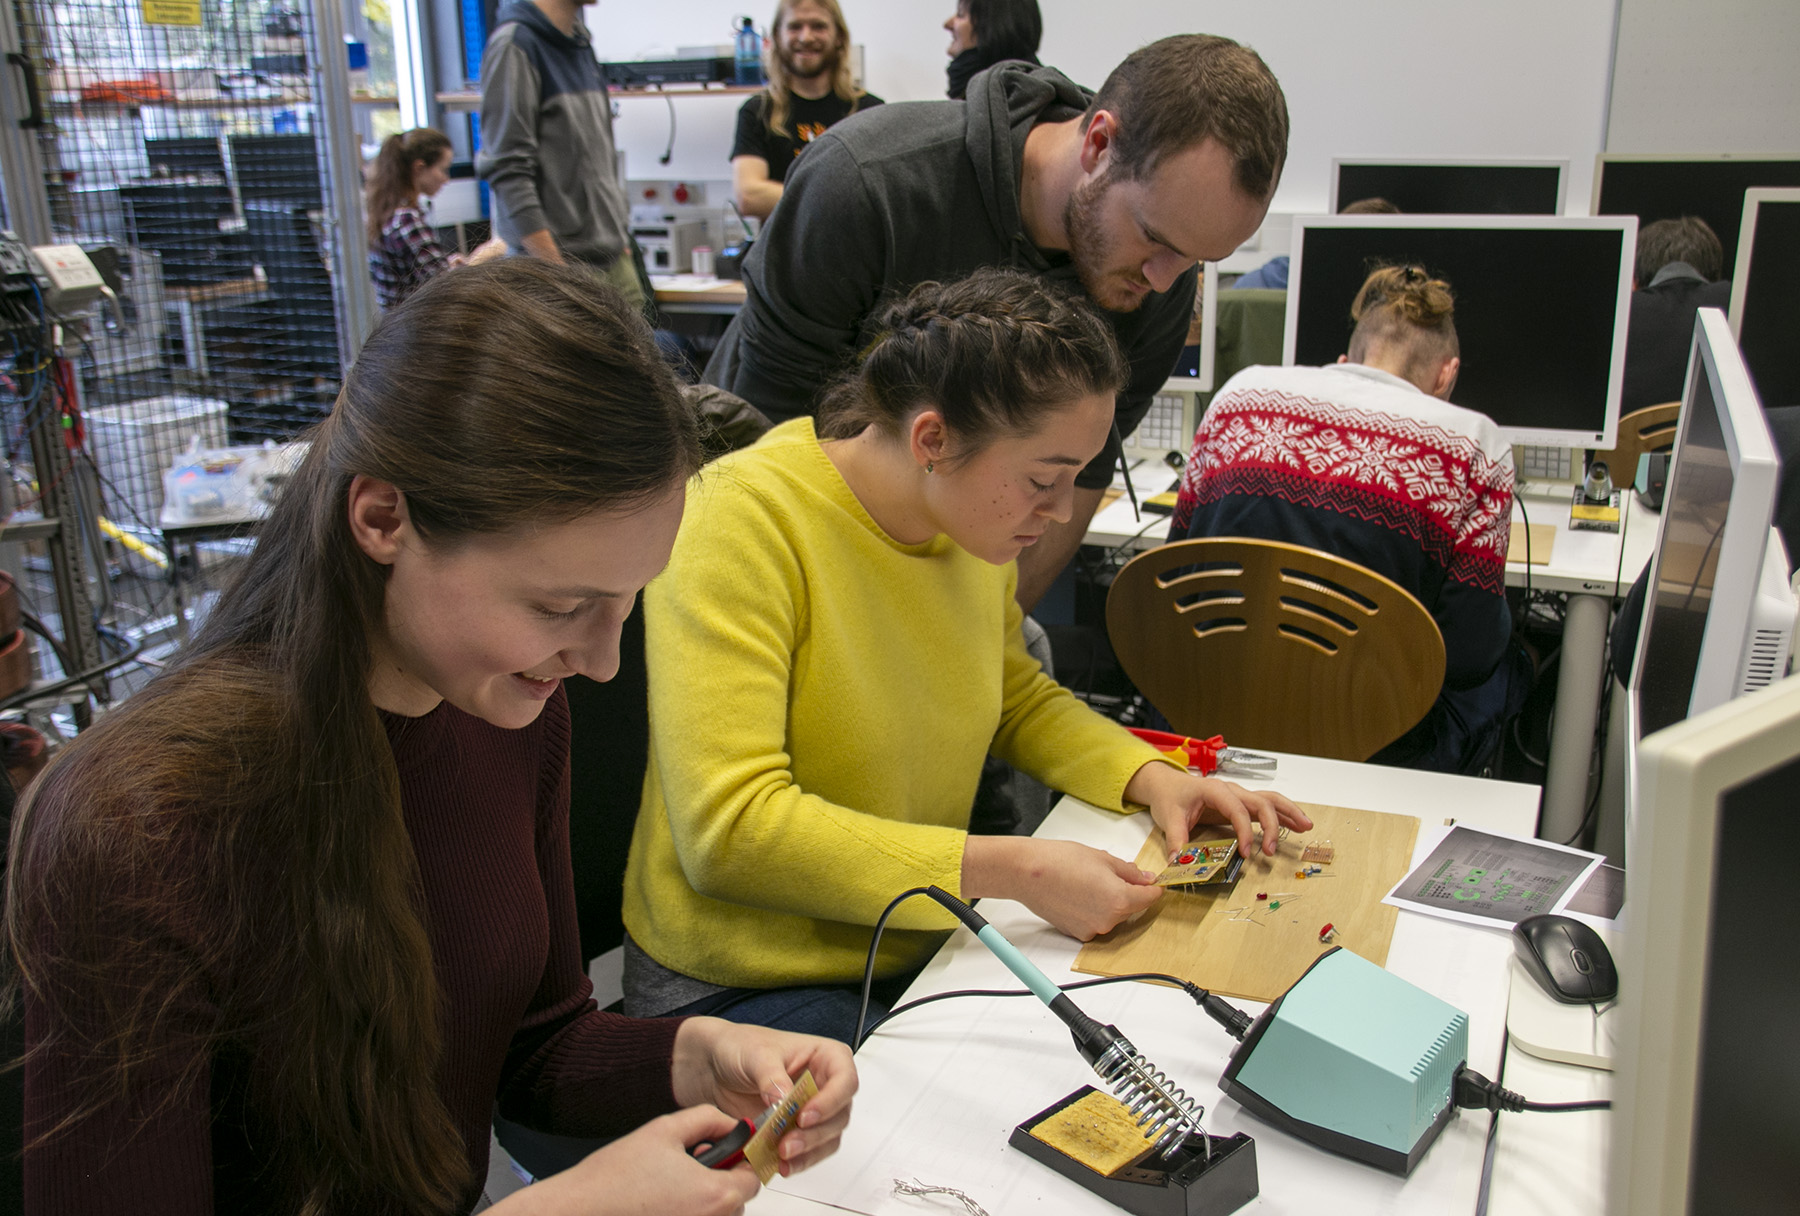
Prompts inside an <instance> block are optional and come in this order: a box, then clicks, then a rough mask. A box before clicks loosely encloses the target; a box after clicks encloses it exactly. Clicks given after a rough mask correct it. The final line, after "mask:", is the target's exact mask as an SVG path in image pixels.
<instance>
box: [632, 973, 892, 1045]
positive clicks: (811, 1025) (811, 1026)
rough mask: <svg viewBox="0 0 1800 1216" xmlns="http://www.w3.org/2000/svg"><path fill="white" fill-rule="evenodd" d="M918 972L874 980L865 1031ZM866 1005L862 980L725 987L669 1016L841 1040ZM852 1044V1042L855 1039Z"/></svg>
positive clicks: (844, 1040)
mask: <svg viewBox="0 0 1800 1216" xmlns="http://www.w3.org/2000/svg"><path fill="white" fill-rule="evenodd" d="M917 974H918V973H917V972H916V971H912V972H907V973H906V974H904V975H897V976H894V977H893V978H892V979H886V980H876V981H875V986H874V988H873V989H872V990H871V991H870V993H869V1013H868V1017H867V1018H865V1019H864V1024H863V1025H864V1033H865V1034H866V1033H867V1032H868V1027H869V1026H872V1025H874V1024H875V1023H876V1022H878V1021H880V1020H881V1018H882V1016H883V1015H884V1014H886V1013H887V1011H888V1009H889V1008H890V1007H891V1006H892V1005H893V1004H894V1002H895V1001H897V1000H899V999H900V994H901V993H902V992H905V991H906V987H907V985H908V984H911V983H912V982H913V979H914V978H915V977H916V976H917ZM861 1006H862V985H861V984H860V983H858V984H848V985H834V986H830V987H819V988H727V989H725V991H723V992H715V993H713V994H712V995H711V996H705V997H701V998H700V999H699V1000H697V1001H693V1002H691V1003H690V1004H686V1005H683V1006H681V1007H680V1008H679V1009H671V1010H669V1011H668V1012H667V1013H665V1014H663V1015H662V1016H663V1017H666V1018H680V1017H697V1016H706V1017H717V1018H724V1019H726V1020H727V1021H731V1022H742V1023H744V1024H746V1025H751V1026H768V1027H770V1028H771V1029H774V1030H791V1031H793V1032H795V1033H796V1034H816V1035H820V1036H822V1037H824V1038H827V1039H836V1040H838V1042H840V1043H849V1042H850V1038H851V1036H852V1035H854V1034H855V1033H856V1014H857V1010H858V1009H860V1008H861ZM852 1046H854V1044H852Z"/></svg>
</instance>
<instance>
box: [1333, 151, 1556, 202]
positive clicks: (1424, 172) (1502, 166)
mask: <svg viewBox="0 0 1800 1216" xmlns="http://www.w3.org/2000/svg"><path fill="white" fill-rule="evenodd" d="M1568 167H1569V162H1567V161H1562V160H1376V159H1373V158H1368V159H1355V160H1353V159H1349V158H1342V157H1340V158H1335V159H1333V160H1332V162H1331V211H1332V214H1334V215H1335V214H1337V213H1338V212H1340V211H1342V210H1343V209H1344V208H1345V207H1347V206H1349V205H1350V204H1351V203H1354V202H1356V201H1357V200H1358V199H1364V198H1385V199H1386V200H1387V201H1388V202H1390V203H1392V204H1394V206H1396V207H1398V208H1400V210H1401V211H1403V212H1405V213H1406V214H1407V215H1561V214H1562V209H1563V190H1564V182H1565V181H1566V180H1567V177H1568Z"/></svg>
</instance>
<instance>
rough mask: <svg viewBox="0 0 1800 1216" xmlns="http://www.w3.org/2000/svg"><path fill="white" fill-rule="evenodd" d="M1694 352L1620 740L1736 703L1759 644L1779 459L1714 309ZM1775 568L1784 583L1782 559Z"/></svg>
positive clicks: (1703, 317) (1699, 326) (1706, 311)
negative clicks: (1625, 726) (1624, 731)
mask: <svg viewBox="0 0 1800 1216" xmlns="http://www.w3.org/2000/svg"><path fill="white" fill-rule="evenodd" d="M1691 349H1692V352H1693V353H1692V354H1691V355H1690V356H1689V360H1688V382H1687V389H1686V391H1685V392H1684V393H1683V394H1682V402H1681V423H1680V427H1679V429H1678V430H1677V431H1676V435H1675V450H1674V457H1673V459H1672V461H1671V463H1670V467H1669V480H1668V485H1667V487H1666V488H1665V489H1664V491H1663V508H1662V520H1661V525H1660V527H1659V529H1658V531H1657V537H1656V548H1655V550H1654V551H1653V552H1652V553H1651V556H1650V570H1649V578H1648V583H1647V588H1648V589H1647V593H1646V595H1645V597H1644V620H1643V625H1642V627H1641V628H1640V629H1639V631H1638V646H1637V655H1636V657H1635V659H1634V660H1633V662H1632V666H1631V683H1630V687H1629V698H1628V713H1629V714H1631V715H1632V716H1633V717H1634V718H1635V721H1634V722H1632V723H1630V725H1629V726H1628V739H1635V738H1637V737H1639V736H1642V735H1648V734H1650V733H1652V732H1654V731H1659V730H1662V729H1663V728H1664V727H1666V726H1671V725H1673V724H1674V723H1676V722H1680V721H1682V720H1683V719H1684V718H1687V717H1689V716H1690V715H1692V714H1697V713H1703V712H1705V711H1706V710H1708V709H1711V708H1712V707H1713V706H1715V705H1722V704H1724V703H1725V702H1726V701H1728V700H1730V699H1731V698H1732V697H1734V696H1737V695H1738V693H1739V692H1740V691H1742V689H1743V685H1744V672H1745V668H1746V664H1747V663H1748V662H1749V660H1750V658H1751V655H1752V652H1753V650H1754V648H1755V641H1756V633H1757V630H1756V628H1755V623H1756V616H1757V603H1758V592H1759V588H1760V587H1761V585H1762V583H1763V581H1764V569H1765V564H1766V563H1767V561H1768V560H1769V550H1770V544H1771V541H1770V537H1771V535H1772V533H1771V530H1770V527H1769V524H1770V521H1771V520H1772V519H1773V518H1774V516H1775V498H1776V491H1777V483H1778V481H1779V474H1780V462H1779V460H1778V458H1777V457H1776V454H1775V443H1774V440H1773V439H1772V438H1771V437H1770V434H1769V426H1768V423H1767V422H1766V421H1765V420H1764V418H1763V412H1762V406H1761V405H1760V404H1759V403H1758V401H1757V398H1756V393H1755V391H1754V390H1753V389H1752V388H1751V386H1750V380H1749V377H1748V376H1747V375H1746V374H1745V371H1744V364H1743V360H1742V359H1741V358H1739V356H1738V351H1737V346H1736V344H1735V343H1734V342H1732V340H1731V331H1730V329H1729V328H1728V327H1727V326H1726V324H1725V318H1724V317H1723V316H1722V315H1721V314H1720V313H1719V310H1718V309H1716V308H1703V309H1701V310H1700V314H1699V317H1698V318H1697V319H1696V321H1695V325H1694V342H1693V346H1692V348H1691ZM1774 543H1775V546H1776V547H1777V548H1779V545H1780V542H1779V539H1777V540H1776V541H1775V542H1774ZM1777 564H1778V565H1779V566H1780V569H1779V571H1778V573H1777V579H1778V582H1780V583H1785V581H1786V578H1787V569H1786V561H1785V553H1784V554H1782V556H1781V558H1780V559H1779V560H1778V563H1777ZM1787 623H1788V625H1789V627H1790V628H1791V626H1792V623H1793V608H1792V601H1791V599H1790V600H1789V602H1788V622H1787ZM1628 860H1629V858H1628Z"/></svg>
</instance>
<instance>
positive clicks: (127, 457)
mask: <svg viewBox="0 0 1800 1216" xmlns="http://www.w3.org/2000/svg"><path fill="white" fill-rule="evenodd" d="M229 408H230V407H228V406H227V405H226V404H225V402H223V401H219V400H217V399H215V398H212V397H192V396H187V395H185V394H181V393H169V394H165V395H163V396H160V397H145V398H143V399H142V400H138V401H127V402H125V403H124V404H123V405H103V406H98V407H96V408H94V409H90V410H89V411H88V412H87V429H88V443H89V445H90V446H91V447H92V449H93V452H94V464H95V465H96V467H97V468H98V469H99V471H100V477H101V482H100V495H101V498H102V499H103V500H104V502H105V504H106V515H107V517H108V518H109V519H111V520H112V521H113V523H115V524H117V525H119V526H120V527H122V528H124V527H130V526H133V525H137V526H139V527H143V528H155V527H156V525H157V517H158V516H159V515H161V513H162V498H163V486H162V472H163V470H164V469H166V468H168V467H169V466H170V465H172V464H174V463H175V461H176V460H177V459H178V458H179V457H180V456H181V453H182V452H183V450H185V449H186V448H187V447H188V446H189V445H190V444H191V443H192V442H195V441H198V442H199V444H200V446H201V447H213V448H221V447H224V446H225V442H226V437H227V436H226V411H227V410H228V409H229Z"/></svg>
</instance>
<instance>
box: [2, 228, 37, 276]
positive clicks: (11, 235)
mask: <svg viewBox="0 0 1800 1216" xmlns="http://www.w3.org/2000/svg"><path fill="white" fill-rule="evenodd" d="M32 273H33V270H32V266H31V254H30V253H28V252H27V251H26V249H25V242H24V241H21V240H20V239H19V237H18V234H17V233H15V232H12V231H7V232H0V278H6V279H12V278H17V277H19V276H21V275H28V274H32Z"/></svg>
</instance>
